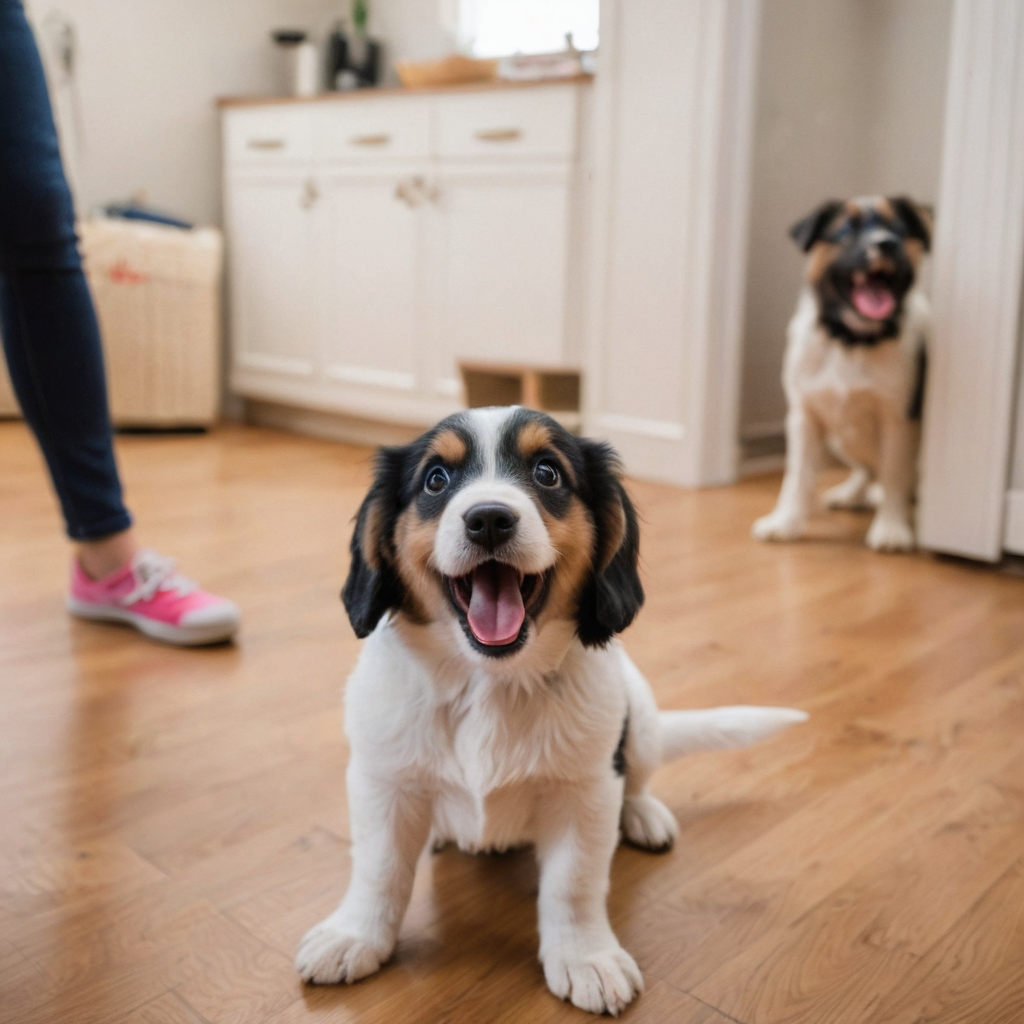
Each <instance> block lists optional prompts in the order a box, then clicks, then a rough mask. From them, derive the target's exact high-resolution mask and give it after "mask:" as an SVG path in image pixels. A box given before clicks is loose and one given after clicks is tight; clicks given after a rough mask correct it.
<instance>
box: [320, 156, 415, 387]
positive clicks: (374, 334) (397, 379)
mask: <svg viewBox="0 0 1024 1024" xmlns="http://www.w3.org/2000/svg"><path fill="white" fill-rule="evenodd" d="M425 189H426V185H425V179H424V178H423V177H422V176H417V175H414V174H406V175H399V174H395V173H392V172H388V173H384V174H378V173H373V174H366V175H351V176H345V177H341V176H339V177H336V178H333V179H331V180H330V181H329V182H328V183H327V184H326V186H325V191H324V196H323V211H322V217H323V225H322V228H323V232H324V234H323V236H322V237H323V239H324V243H323V244H324V245H325V251H324V259H323V261H322V266H321V273H322V277H321V287H322V289H323V295H324V305H323V309H324V316H325V320H324V324H323V330H324V358H325V372H326V376H327V377H329V378H330V379H332V380H336V381H340V382H343V383H351V384H361V385H369V386H371V387H379V388H385V389H398V390H400V391H411V390H414V389H415V388H416V386H417V377H418V373H417V353H418V349H419V347H420V346H419V344H418V337H417V329H418V323H419V319H420V318H419V317H418V316H417V311H418V309H419V305H420V300H419V292H420V286H419V272H418V271H419V265H420V243H419V236H420V231H421V225H422V219H423V215H422V210H423V208H424V206H425V204H426V203H427V201H428V200H427V198H426V191H425Z"/></svg>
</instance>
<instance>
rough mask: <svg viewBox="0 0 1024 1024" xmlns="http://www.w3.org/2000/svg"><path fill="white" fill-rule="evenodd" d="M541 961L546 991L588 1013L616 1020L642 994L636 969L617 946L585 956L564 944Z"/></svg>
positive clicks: (639, 976) (628, 957) (629, 958)
mask: <svg viewBox="0 0 1024 1024" xmlns="http://www.w3.org/2000/svg"><path fill="white" fill-rule="evenodd" d="M542 959H543V962H544V978H545V980H546V981H547V983H548V988H549V989H551V991H552V992H553V993H554V994H555V995H556V996H558V998H559V999H568V1000H569V1001H570V1002H571V1003H572V1004H573V1006H578V1007H579V1008H580V1009H581V1010H588V1011H589V1012H590V1013H608V1014H611V1016H613V1017H617V1016H618V1015H619V1014H620V1013H621V1012H622V1011H623V1010H624V1009H625V1008H626V1007H627V1006H628V1005H629V1004H630V1003H631V1002H633V1000H634V999H635V998H636V997H637V996H638V995H639V994H640V993H641V992H643V990H644V979H643V976H642V975H641V974H640V968H639V967H637V965H636V961H635V960H634V959H633V958H632V957H631V956H630V955H629V954H628V953H627V952H626V951H625V950H624V949H623V948H622V947H621V946H620V945H619V944H618V943H615V945H611V946H608V947H606V948H604V949H602V950H599V951H596V952H591V953H589V954H586V953H581V952H579V951H577V950H570V949H569V948H568V944H567V948H566V949H565V950H564V951H562V950H557V951H553V952H550V953H548V954H547V955H545V956H543V957H542Z"/></svg>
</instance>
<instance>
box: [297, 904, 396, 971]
mask: <svg viewBox="0 0 1024 1024" xmlns="http://www.w3.org/2000/svg"><path fill="white" fill-rule="evenodd" d="M385 959H387V954H383V955H382V954H381V952H380V951H379V950H378V949H376V948H375V947H374V946H372V945H370V943H368V942H366V941H364V940H363V939H359V938H356V936H354V935H346V934H345V933H344V932H340V931H338V929H337V927H335V926H334V925H333V924H332V923H331V921H330V918H328V919H327V920H326V921H321V922H320V924H318V925H316V926H315V927H314V928H311V929H310V930H309V931H308V932H306V934H305V936H304V937H303V939H302V942H300V943H299V952H298V953H297V954H296V956H295V969H296V970H297V971H298V972H299V974H300V976H301V977H302V980H303V981H311V982H313V983H314V984H316V985H337V984H338V983H339V982H342V981H345V982H349V983H351V982H353V981H358V980H359V979H360V978H365V977H366V976H367V975H368V974H373V973H374V971H377V970H379V969H380V965H381V963H382V962H383V961H384V960H385Z"/></svg>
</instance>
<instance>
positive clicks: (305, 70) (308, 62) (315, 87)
mask: <svg viewBox="0 0 1024 1024" xmlns="http://www.w3.org/2000/svg"><path fill="white" fill-rule="evenodd" d="M289 50H291V51H292V54H291V56H292V60H293V62H294V63H293V66H292V93H293V95H295V96H315V95H316V94H317V93H318V92H319V91H320V55H319V53H318V52H317V48H316V44H315V43H311V42H309V41H308V40H307V41H306V42H303V43H299V44H298V45H297V46H291V47H289Z"/></svg>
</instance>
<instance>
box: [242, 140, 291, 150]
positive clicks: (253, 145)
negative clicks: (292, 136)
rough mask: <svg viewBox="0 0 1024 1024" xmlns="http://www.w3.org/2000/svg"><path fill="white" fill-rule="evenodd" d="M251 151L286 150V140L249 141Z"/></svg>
mask: <svg viewBox="0 0 1024 1024" xmlns="http://www.w3.org/2000/svg"><path fill="white" fill-rule="evenodd" d="M246 145H247V146H248V147H249V148H250V149H284V139H249V141H248V142H246Z"/></svg>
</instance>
